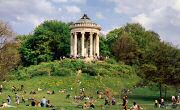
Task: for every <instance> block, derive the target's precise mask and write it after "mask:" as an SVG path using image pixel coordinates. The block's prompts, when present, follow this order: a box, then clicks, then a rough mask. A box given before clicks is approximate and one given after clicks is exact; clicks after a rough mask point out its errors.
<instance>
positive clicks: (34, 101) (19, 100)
mask: <svg viewBox="0 0 180 110" xmlns="http://www.w3.org/2000/svg"><path fill="white" fill-rule="evenodd" d="M2 91H3V86H2V85H0V94H2ZM11 92H12V93H14V96H13V97H14V99H15V100H14V103H15V104H16V105H19V104H21V103H24V104H26V106H34V107H48V108H52V107H54V106H53V105H52V104H51V102H50V100H47V99H46V98H45V97H43V98H42V100H41V101H39V100H37V99H35V98H28V99H25V98H24V95H26V91H25V89H24V85H21V86H20V87H19V88H17V87H16V86H12V87H11ZM19 92H20V93H21V95H19V94H18V93H19ZM36 93H37V92H36V91H31V92H30V93H29V94H31V95H34V94H36ZM47 94H55V92H54V91H47ZM26 101H27V103H30V104H27V103H26ZM12 102H13V98H12V96H11V95H7V101H3V102H2V104H0V108H6V107H16V106H13V103H12Z"/></svg>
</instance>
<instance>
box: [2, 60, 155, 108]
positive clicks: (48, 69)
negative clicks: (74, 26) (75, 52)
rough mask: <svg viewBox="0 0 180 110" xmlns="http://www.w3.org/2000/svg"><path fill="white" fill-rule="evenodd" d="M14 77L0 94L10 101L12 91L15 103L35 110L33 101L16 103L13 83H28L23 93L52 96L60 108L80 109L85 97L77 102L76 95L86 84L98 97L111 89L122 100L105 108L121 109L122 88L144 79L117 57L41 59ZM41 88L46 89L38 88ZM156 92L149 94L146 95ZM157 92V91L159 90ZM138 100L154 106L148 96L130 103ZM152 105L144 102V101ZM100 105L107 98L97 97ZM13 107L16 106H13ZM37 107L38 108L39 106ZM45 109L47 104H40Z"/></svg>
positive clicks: (128, 87)
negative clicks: (101, 60) (83, 59)
mask: <svg viewBox="0 0 180 110" xmlns="http://www.w3.org/2000/svg"><path fill="white" fill-rule="evenodd" d="M10 79H11V80H10V81H5V82H2V84H3V86H4V91H3V94H1V95H0V101H6V99H7V95H11V96H12V98H13V105H15V106H17V108H18V110H25V109H28V110H31V109H32V110H34V109H35V108H33V107H27V106H26V105H27V104H30V101H26V103H25V104H20V105H16V104H15V103H14V101H15V95H14V93H13V92H11V88H12V86H16V87H17V88H20V85H24V88H25V91H26V94H24V93H23V92H22V91H17V93H18V94H19V95H20V96H22V95H23V96H24V97H25V99H28V98H32V97H34V98H35V99H37V100H41V99H42V97H43V96H45V97H46V98H47V99H49V100H51V102H52V104H53V105H54V106H55V107H56V108H57V109H58V110H76V109H77V110H78V109H80V108H76V106H77V105H78V104H81V105H83V103H84V102H85V101H82V102H80V103H75V101H74V99H73V97H74V96H75V95H76V96H77V95H79V90H80V89H81V88H85V92H86V95H87V96H93V97H94V98H96V97H97V94H96V92H97V90H100V91H103V92H104V91H105V90H107V89H108V90H109V91H111V94H112V95H114V96H115V97H116V100H117V102H118V104H117V105H116V106H112V108H108V107H105V108H104V109H107V110H109V109H112V110H117V109H119V108H121V103H122V100H121V99H120V96H121V94H122V92H121V90H122V89H131V90H132V88H133V87H134V86H135V85H136V84H137V83H138V82H139V81H140V80H141V79H140V78H139V77H138V76H137V75H136V72H135V69H134V68H132V67H130V66H127V65H124V64H118V63H117V62H114V61H113V60H108V61H105V62H94V63H85V62H84V61H82V60H70V59H65V60H61V61H54V62H48V63H41V64H39V65H36V66H35V65H33V66H30V67H23V68H20V69H19V70H16V71H13V72H12V74H11V77H10ZM38 88H41V89H42V91H37V90H38ZM64 89H65V91H66V92H65V93H59V90H64ZM48 90H50V91H52V90H54V91H55V94H53V95H49V94H47V91H48ZM30 91H36V94H35V95H32V94H29V93H30ZM147 91H149V93H150V92H151V93H155V92H153V90H149V89H148V88H144V89H142V88H140V89H139V88H136V89H135V90H134V91H133V92H134V93H135V94H137V95H139V94H145V92H147ZM67 94H70V95H71V97H70V99H66V98H65V97H66V95H67ZM148 95H152V94H147V95H145V96H148ZM156 95H157V91H156ZM134 100H136V101H138V102H140V103H141V105H142V107H143V108H145V109H146V110H152V109H153V100H144V99H140V98H139V99H138V98H137V97H136V98H133V97H132V98H130V101H129V106H132V103H133V101H134ZM147 103H148V104H150V105H143V104H147ZM95 105H96V109H100V106H101V105H104V99H97V102H96V104H95ZM9 109H10V110H11V109H13V108H9ZM36 109H37V108H36ZM38 109H40V110H41V109H43V108H38Z"/></svg>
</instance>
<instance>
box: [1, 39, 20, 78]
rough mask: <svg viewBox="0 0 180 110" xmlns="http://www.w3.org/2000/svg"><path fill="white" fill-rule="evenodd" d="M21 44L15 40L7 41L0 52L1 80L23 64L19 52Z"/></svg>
mask: <svg viewBox="0 0 180 110" xmlns="http://www.w3.org/2000/svg"><path fill="white" fill-rule="evenodd" d="M19 47H20V46H19V44H18V43H15V42H10V43H7V44H6V45H5V46H4V47H3V48H2V49H1V53H0V80H5V79H6V78H7V75H8V73H9V72H10V71H11V70H13V69H17V68H18V66H19V65H21V57H20V54H19V51H18V49H19Z"/></svg>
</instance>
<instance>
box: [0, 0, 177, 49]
mask: <svg viewBox="0 0 180 110" xmlns="http://www.w3.org/2000/svg"><path fill="white" fill-rule="evenodd" d="M84 13H86V14H87V15H88V16H89V17H90V18H91V19H92V21H94V22H96V23H97V24H99V25H101V26H102V33H104V34H107V33H108V32H109V31H110V30H113V29H115V28H118V27H121V26H124V25H125V24H126V23H140V24H142V26H144V27H145V28H146V29H147V30H153V31H155V32H157V33H158V34H159V35H160V37H161V39H162V40H164V41H166V42H170V43H172V44H173V45H174V46H178V47H180V0H0V20H3V21H6V22H8V23H9V24H10V25H11V26H12V28H13V30H14V31H15V32H17V33H18V34H29V33H32V32H33V30H34V28H35V27H37V26H38V25H39V24H41V23H42V22H43V21H44V20H52V19H56V20H60V21H64V22H71V21H73V22H75V21H77V20H79V19H80V18H81V17H82V15H83V14H84Z"/></svg>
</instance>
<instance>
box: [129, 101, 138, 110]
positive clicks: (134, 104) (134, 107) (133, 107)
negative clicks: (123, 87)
mask: <svg viewBox="0 0 180 110" xmlns="http://www.w3.org/2000/svg"><path fill="white" fill-rule="evenodd" d="M130 110H138V105H137V104H136V102H134V103H133V106H132V107H131V108H130Z"/></svg>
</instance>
